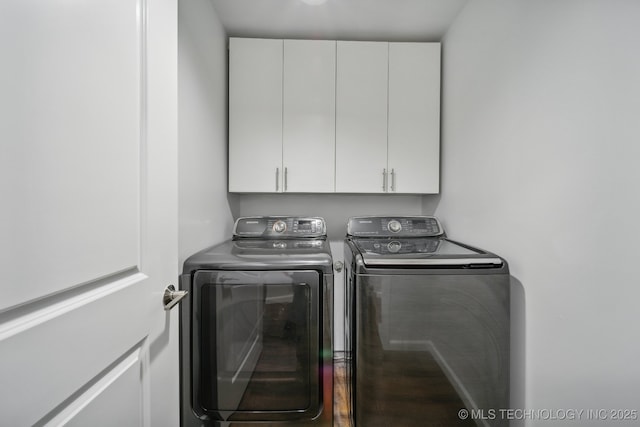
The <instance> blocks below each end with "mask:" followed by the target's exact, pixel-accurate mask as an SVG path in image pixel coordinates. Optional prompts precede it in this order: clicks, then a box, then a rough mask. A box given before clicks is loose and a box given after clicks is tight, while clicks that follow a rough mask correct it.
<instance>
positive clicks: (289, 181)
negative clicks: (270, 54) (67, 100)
mask: <svg viewBox="0 0 640 427" xmlns="http://www.w3.org/2000/svg"><path fill="white" fill-rule="evenodd" d="M335 70H336V42H335V41H328V40H285V41H284V78H283V82H284V83H283V84H284V92H283V94H284V108H283V115H284V117H283V122H282V126H283V127H282V131H283V135H282V150H283V151H282V153H283V164H282V165H283V167H284V173H285V175H284V179H285V181H284V185H283V189H284V191H286V192H307V193H311V192H313V193H318V192H320V193H321V192H325V193H327V192H329V193H332V192H334V191H335V181H334V180H335V173H334V170H335V130H336V127H335V123H336V122H335V108H336V98H335V93H336V72H335Z"/></svg>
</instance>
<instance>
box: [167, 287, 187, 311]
mask: <svg viewBox="0 0 640 427" xmlns="http://www.w3.org/2000/svg"><path fill="white" fill-rule="evenodd" d="M188 293H189V292H187V291H176V288H175V286H173V285H169V286H167V287H166V288H165V290H164V295H163V296H162V304H164V309H165V311H169V310H171V309H172V308H173V307H174V306H175V305H176V304H178V303H179V302H180V301H182V299H183V298H184V297H186V296H187V294H188Z"/></svg>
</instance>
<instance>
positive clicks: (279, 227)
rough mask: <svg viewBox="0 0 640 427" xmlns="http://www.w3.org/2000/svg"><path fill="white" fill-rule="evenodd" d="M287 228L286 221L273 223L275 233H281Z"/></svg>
mask: <svg viewBox="0 0 640 427" xmlns="http://www.w3.org/2000/svg"><path fill="white" fill-rule="evenodd" d="M286 229H287V223H286V222H284V221H276V222H275V224H273V231H275V232H276V233H282V232H284V231H285V230H286Z"/></svg>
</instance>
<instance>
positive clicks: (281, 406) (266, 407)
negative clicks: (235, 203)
mask: <svg viewBox="0 0 640 427" xmlns="http://www.w3.org/2000/svg"><path fill="white" fill-rule="evenodd" d="M326 237H327V234H326V225H325V221H324V220H323V219H322V218H318V217H288V216H264V217H243V218H239V219H238V220H237V221H236V223H235V226H234V232H233V238H232V239H231V240H229V241H226V242H224V243H222V244H220V245H217V246H213V247H211V248H208V249H205V250H203V251H201V252H199V253H197V254H195V255H193V256H191V257H189V258H188V259H187V260H186V261H185V263H184V270H183V274H182V276H181V287H182V288H183V289H184V290H187V291H189V293H188V295H189V296H188V297H187V298H188V300H187V301H185V302H184V303H183V304H182V305H181V333H180V341H181V342H180V349H181V362H180V363H181V423H182V426H184V427H191V426H207V427H209V426H225V427H226V426H231V427H232V426H238V427H240V426H258V427H259V425H260V424H262V425H268V426H274V427H275V426H286V427H293V426H331V425H332V420H333V345H332V331H333V322H332V317H333V266H332V258H331V251H330V248H329V243H328V242H327V238H326Z"/></svg>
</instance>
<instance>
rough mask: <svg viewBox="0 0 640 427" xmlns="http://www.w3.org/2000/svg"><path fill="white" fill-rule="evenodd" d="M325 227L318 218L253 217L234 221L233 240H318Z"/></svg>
mask: <svg viewBox="0 0 640 427" xmlns="http://www.w3.org/2000/svg"><path fill="white" fill-rule="evenodd" d="M326 235H327V227H326V224H325V222H324V219H322V218H320V217H291V216H254V217H242V218H238V219H237V220H236V224H235V227H234V229H233V237H234V238H245V237H246V238H251V237H252V238H261V239H264V238H275V239H286V238H295V239H297V238H301V237H303V238H319V237H326Z"/></svg>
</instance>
